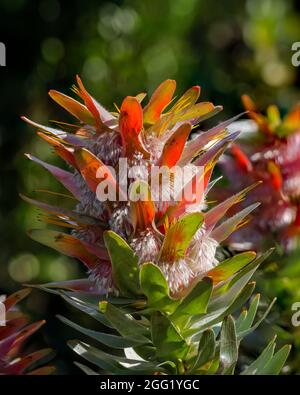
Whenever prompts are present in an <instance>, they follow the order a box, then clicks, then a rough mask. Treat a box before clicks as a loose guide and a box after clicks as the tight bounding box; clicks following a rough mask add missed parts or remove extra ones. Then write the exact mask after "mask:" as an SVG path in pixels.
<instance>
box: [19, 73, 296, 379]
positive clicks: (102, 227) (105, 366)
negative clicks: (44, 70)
mask: <svg viewBox="0 0 300 395" xmlns="http://www.w3.org/2000/svg"><path fill="white" fill-rule="evenodd" d="M175 86H176V84H175V81H172V80H167V81H165V82H163V83H162V84H161V85H160V86H159V87H158V88H157V89H156V90H155V92H154V93H153V95H152V96H151V98H150V100H149V101H148V103H147V104H146V106H144V107H142V105H141V103H142V101H143V99H144V97H145V95H144V94H138V95H137V96H134V97H132V96H128V97H126V98H125V99H124V101H123V102H122V104H121V106H120V109H119V110H118V111H117V112H114V113H111V112H108V111H107V110H106V109H104V108H103V107H102V106H101V105H100V104H98V103H97V102H96V101H95V99H93V98H92V97H91V96H90V95H89V94H88V93H87V91H86V90H85V88H84V86H83V85H82V82H81V80H80V79H79V78H78V88H76V89H75V92H76V93H77V94H78V95H79V96H80V98H81V99H83V102H84V104H81V103H79V102H78V101H75V100H74V99H72V98H70V97H67V96H65V95H63V94H61V93H58V92H54V91H50V96H51V97H52V98H53V99H54V100H55V101H56V102H58V103H59V104H60V105H61V106H62V107H64V108H65V109H66V110H68V111H69V112H70V113H71V114H73V115H74V116H75V117H76V118H77V120H78V121H79V122H78V123H77V124H76V125H72V126H70V125H68V128H63V124H62V123H58V125H60V129H57V128H55V129H54V128H49V127H46V126H42V125H39V124H36V123H34V122H32V121H29V120H28V119H26V120H27V121H28V122H29V123H31V124H32V125H34V126H36V127H37V128H38V129H39V131H38V134H39V136H40V137H42V138H43V139H44V140H46V141H47V142H48V143H50V144H51V145H52V146H53V147H54V149H55V151H56V153H57V154H58V155H59V156H61V157H62V158H63V159H64V160H65V161H66V162H67V164H68V165H69V167H70V170H62V169H60V168H57V167H55V166H52V165H50V164H47V163H44V162H42V161H41V160H39V159H37V158H34V157H33V156H31V155H28V157H29V158H30V159H32V160H33V161H35V162H37V163H39V164H41V165H42V166H44V167H45V168H46V169H47V170H48V171H50V172H51V173H52V174H53V175H54V176H55V177H56V178H57V179H58V180H59V181H60V182H61V183H62V184H63V185H64V186H65V187H66V188H67V189H68V190H69V191H70V192H71V193H72V195H74V197H75V198H76V199H77V203H76V204H75V206H74V208H73V209H66V208H62V207H57V206H55V207H54V206H51V205H49V204H47V203H44V202H40V201H37V200H33V199H30V198H27V197H24V199H25V200H26V201H28V202H30V203H32V204H34V205H36V206H37V207H39V208H40V209H42V210H44V211H46V212H47V213H48V214H47V216H46V217H45V219H46V220H47V222H49V223H52V224H55V225H60V226H63V227H66V228H71V231H70V232H69V233H62V232H58V231H52V230H32V231H30V235H31V237H32V238H33V239H35V240H38V241H40V242H42V243H44V244H46V245H48V246H50V247H53V248H54V249H56V250H58V251H60V252H62V253H64V254H67V255H69V256H71V257H75V258H78V259H80V260H81V261H82V262H83V263H84V264H85V265H86V267H87V268H88V270H89V272H90V276H89V279H84V280H70V281H66V282H62V283H48V284H44V285H43V286H42V289H49V288H51V292H57V293H59V295H61V296H63V298H64V300H65V301H66V302H68V303H70V304H71V305H72V306H73V307H75V308H77V309H79V310H80V311H82V312H84V313H86V314H88V315H89V316H90V317H93V318H94V319H96V320H97V321H98V322H100V323H101V324H102V325H104V326H107V327H108V330H109V333H107V332H105V333H104V332H102V331H101V330H100V331H96V330H91V329H88V328H84V327H81V326H80V325H78V324H77V323H75V322H74V321H72V320H69V319H68V318H66V317H62V316H59V318H60V320H62V321H63V322H64V323H65V324H67V325H69V326H71V327H72V328H74V329H76V330H78V331H80V332H82V333H83V334H84V335H85V336H87V337H91V338H92V339H93V340H96V341H97V342H98V343H101V344H105V346H106V347H110V348H112V349H119V351H118V354H117V355H116V353H114V352H113V351H112V352H109V353H107V352H103V351H102V350H101V349H98V348H96V347H94V346H91V345H89V344H87V343H84V342H81V341H79V340H73V341H70V342H69V346H70V347H71V348H72V349H73V350H74V351H75V352H76V353H77V354H79V355H81V356H82V357H83V358H85V359H86V360H88V361H89V362H90V363H92V364H93V365H95V366H96V368H95V369H96V370H93V369H92V368H90V367H88V366H85V365H83V364H81V363H78V362H77V363H76V364H77V366H78V367H80V368H81V369H82V370H83V371H84V372H86V373H87V374H99V372H101V373H102V372H103V370H104V371H105V372H109V373H113V374H216V373H222V374H233V373H234V370H235V366H236V365H237V363H238V348H239V344H240V342H241V340H242V339H243V337H244V336H246V335H247V334H249V333H251V332H252V331H254V330H255V329H256V328H257V326H258V325H259V324H260V323H261V321H262V320H263V319H264V317H265V316H266V315H267V314H268V312H269V311H270V308H271V307H272V304H273V303H272V304H271V305H270V307H269V308H268V309H267V310H266V312H265V313H264V314H263V315H262V318H261V319H258V320H256V322H255V323H254V320H255V316H256V312H257V308H258V305H259V295H257V296H256V297H254V298H253V300H252V301H251V303H250V305H249V310H248V311H247V310H246V309H244V310H243V311H242V312H241V314H240V315H239V316H238V318H237V319H234V318H233V317H232V316H231V315H230V314H232V313H233V312H236V310H239V309H240V308H241V307H242V306H243V305H244V303H245V302H246V301H247V300H248V299H249V297H250V296H251V295H252V292H253V290H254V287H255V283H253V282H249V281H250V279H251V277H252V275H253V274H254V272H255V271H256V270H257V268H258V267H259V265H260V263H261V262H262V261H263V260H264V259H265V258H266V257H267V256H268V255H269V252H268V253H266V254H263V255H261V256H256V253H255V252H252V251H249V252H242V253H240V254H237V255H235V256H231V257H229V258H228V259H225V260H224V261H223V262H221V263H219V262H218V259H217V254H216V252H217V248H218V247H219V245H220V243H222V242H223V241H224V240H225V239H226V238H227V237H228V236H230V235H231V234H232V232H234V231H235V230H236V229H237V228H239V227H240V226H241V225H242V224H243V223H244V222H245V220H246V218H247V216H248V215H249V214H250V212H251V211H252V210H253V209H254V208H256V207H257V203H254V204H252V205H250V206H248V207H245V208H244V209H243V210H241V211H240V212H237V213H235V215H234V216H232V217H230V218H226V219H224V216H225V215H226V214H227V212H228V210H229V209H231V208H232V207H233V206H235V205H236V204H238V203H240V202H241V201H242V200H244V198H245V195H246V193H247V192H248V191H249V190H250V189H251V188H253V186H254V185H255V184H254V185H252V186H250V187H247V188H244V189H243V190H242V191H240V192H237V193H236V194H235V195H233V196H230V197H228V198H227V199H226V200H224V201H223V202H222V203H220V204H218V205H216V206H214V207H208V206H209V204H208V203H209V202H207V200H206V196H207V192H208V191H209V190H210V189H211V188H212V187H213V185H214V183H215V182H216V181H217V180H213V181H211V180H210V178H211V175H212V171H213V168H214V166H215V164H216V162H217V160H218V158H219V157H220V155H221V154H222V153H223V152H224V150H225V149H226V147H227V146H228V145H229V144H230V143H231V142H232V140H234V139H235V138H236V137H237V135H238V133H230V132H228V130H227V126H228V125H229V124H230V123H231V122H232V121H234V120H235V118H234V119H230V120H228V121H225V122H223V123H221V124H219V125H217V126H216V127H214V128H212V129H210V130H209V131H206V132H200V133H199V134H197V135H196V136H195V138H193V139H191V140H188V138H189V135H190V133H191V132H192V129H193V128H195V127H196V126H198V124H199V122H200V121H202V120H204V119H206V118H208V117H210V116H212V115H213V114H215V113H216V112H217V111H219V110H220V109H221V108H220V107H219V106H214V105H213V104H212V103H208V102H199V103H197V100H198V97H199V94H200V88H199V87H198V86H194V87H192V88H190V89H189V90H188V91H187V92H185V93H184V94H183V95H182V96H181V97H180V98H179V99H177V100H176V99H174V98H173V95H174V92H175ZM70 130H72V133H70ZM125 168H126V169H127V171H126V172H125V171H124V169H125ZM182 174H184V177H183V178H182V177H181V176H180V175H182ZM104 197H109V199H104ZM57 288H58V289H59V290H58V291H57V290H55V289H57ZM118 294H120V296H121V297H118ZM220 328H221V329H220ZM274 341H275V339H273V340H272V341H271V343H270V344H269V345H268V346H267V348H266V349H265V350H264V352H263V354H262V355H261V356H260V357H259V358H258V359H257V360H255V361H254V362H253V363H251V364H249V365H248V366H247V368H246V369H244V370H243V374H268V373H273V374H278V373H279V372H280V370H281V368H282V366H283V365H284V363H285V361H286V359H287V356H288V354H289V349H290V348H289V346H284V347H282V348H281V349H280V350H279V351H277V352H276V353H275V354H274V348H275V342H274ZM120 349H121V350H122V351H123V353H122V354H121V355H120Z"/></svg>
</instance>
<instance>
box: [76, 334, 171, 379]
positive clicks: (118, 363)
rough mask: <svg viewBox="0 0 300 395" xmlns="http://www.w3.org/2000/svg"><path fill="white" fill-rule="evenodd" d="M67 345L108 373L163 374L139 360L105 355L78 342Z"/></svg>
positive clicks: (151, 365) (152, 365) (150, 364)
mask: <svg viewBox="0 0 300 395" xmlns="http://www.w3.org/2000/svg"><path fill="white" fill-rule="evenodd" d="M68 345H69V346H70V347H71V348H72V350H73V351H74V352H76V353H77V354H79V355H80V356H81V357H83V358H85V359H86V360H87V361H89V362H91V363H93V364H94V365H96V366H98V367H99V368H102V369H104V370H106V371H107V372H110V373H114V374H124V375H133V374H153V373H154V372H157V371H160V372H165V370H164V369H163V368H161V367H159V366H156V365H155V364H153V363H151V362H142V361H140V360H132V359H128V358H124V357H119V356H117V355H112V354H107V353H105V352H103V351H101V350H98V349H96V348H95V347H92V346H90V345H89V344H86V343H83V342H81V341H78V340H71V341H69V342H68Z"/></svg>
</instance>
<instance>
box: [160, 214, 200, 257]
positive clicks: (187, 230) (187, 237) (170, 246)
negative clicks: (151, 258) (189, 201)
mask: <svg viewBox="0 0 300 395" xmlns="http://www.w3.org/2000/svg"><path fill="white" fill-rule="evenodd" d="M203 220H204V217H203V214H201V213H192V214H187V215H185V216H184V217H182V218H180V219H179V220H178V221H175V222H174V223H173V224H172V225H171V226H170V228H169V229H168V231H167V233H166V235H165V238H164V242H163V245H162V247H161V251H160V255H159V260H160V261H161V262H174V261H175V260H176V259H179V258H182V257H184V256H185V253H186V250H187V248H188V247H189V245H190V243H191V241H192V239H193V237H194V235H195V233H196V232H197V230H198V229H199V228H200V227H201V225H202V223H203Z"/></svg>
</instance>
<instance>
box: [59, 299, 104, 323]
mask: <svg viewBox="0 0 300 395" xmlns="http://www.w3.org/2000/svg"><path fill="white" fill-rule="evenodd" d="M60 295H61V297H62V298H63V299H64V300H65V301H66V302H67V303H69V304H70V305H71V306H73V307H75V308H76V309H78V310H80V311H82V312H83V313H86V314H87V315H88V316H90V317H93V318H94V319H95V320H97V321H98V322H101V324H103V325H105V326H108V327H110V328H112V325H111V324H110V323H109V321H108V320H107V318H105V316H104V314H102V313H100V312H99V311H97V310H96V308H95V307H94V306H90V305H89V304H87V303H82V302H80V301H78V300H76V299H74V298H73V297H70V296H68V295H67V294H66V293H62V292H61V293H60ZM98 303H99V302H98Z"/></svg>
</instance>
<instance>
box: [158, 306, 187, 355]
mask: <svg viewBox="0 0 300 395" xmlns="http://www.w3.org/2000/svg"><path fill="white" fill-rule="evenodd" d="M151 334H152V341H153V344H154V346H155V347H156V355H157V357H158V359H159V360H161V361H163V362H164V361H165V360H170V361H177V360H178V359H184V358H185V356H186V354H187V352H188V348H189V347H188V345H187V344H186V342H185V340H184V339H183V337H182V336H181V335H180V334H179V333H178V332H177V330H176V328H175V326H174V325H173V323H172V322H171V321H170V320H169V318H168V317H166V316H164V315H163V314H161V313H159V312H155V313H153V315H152V317H151Z"/></svg>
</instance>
